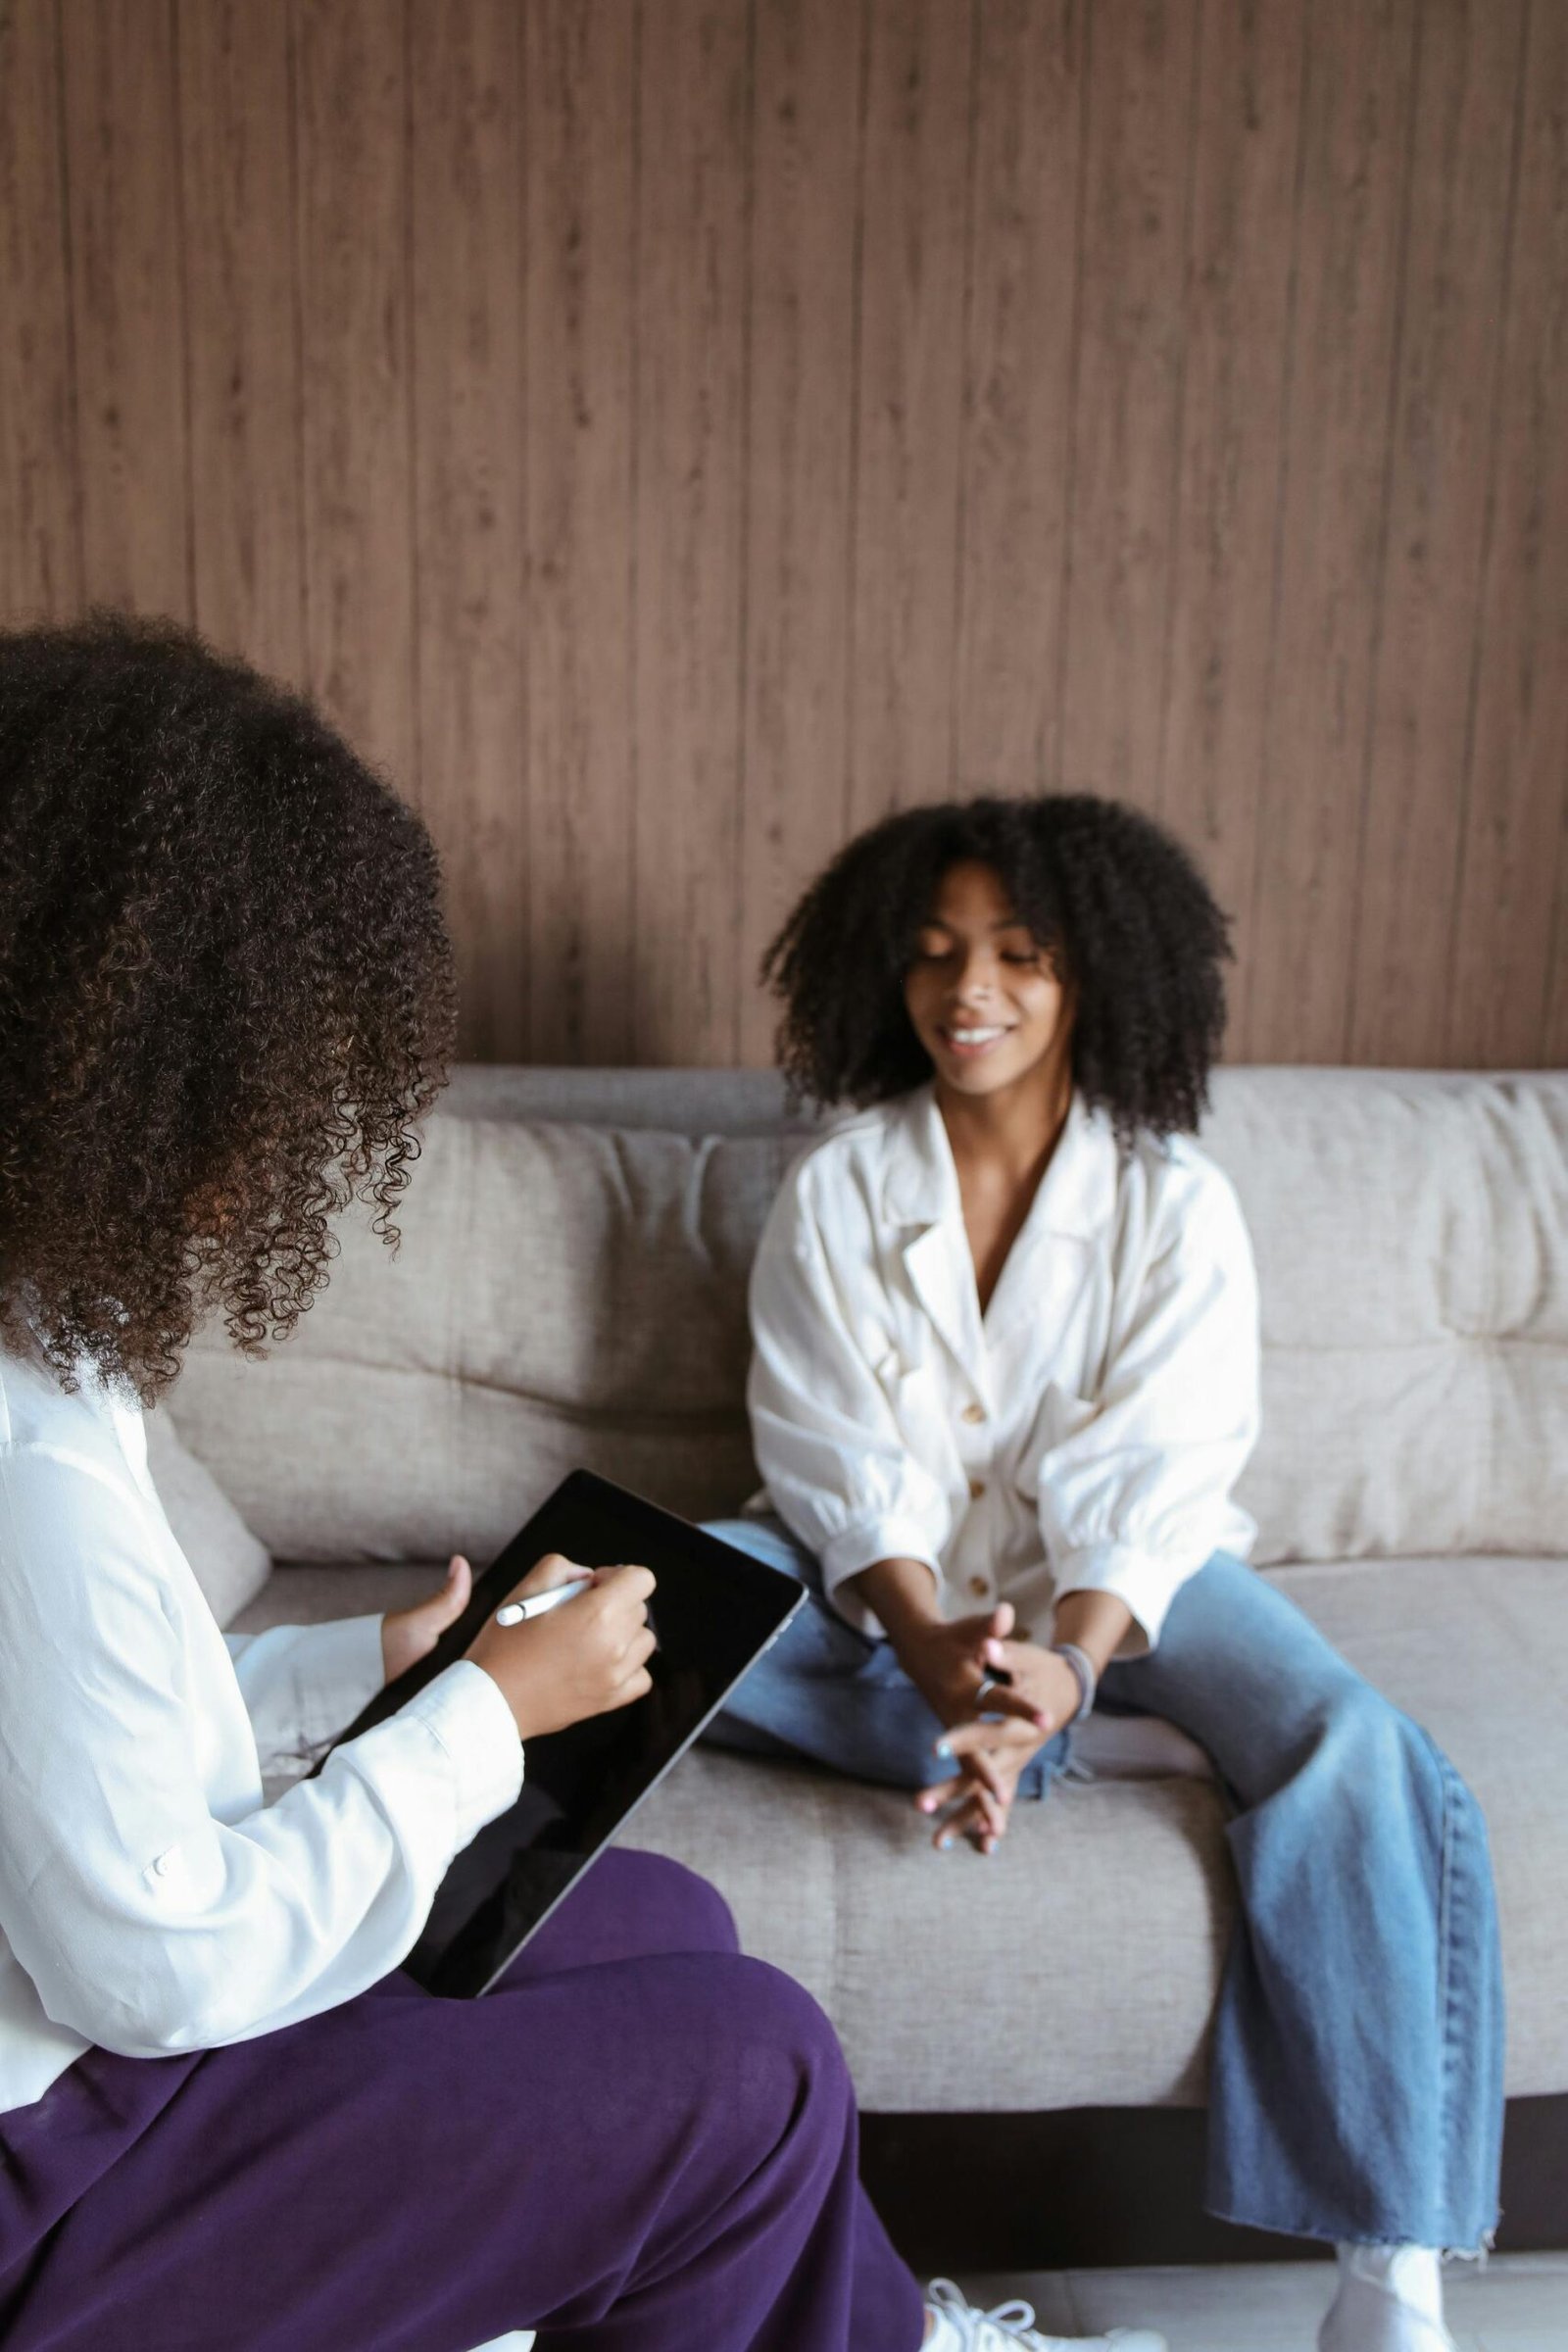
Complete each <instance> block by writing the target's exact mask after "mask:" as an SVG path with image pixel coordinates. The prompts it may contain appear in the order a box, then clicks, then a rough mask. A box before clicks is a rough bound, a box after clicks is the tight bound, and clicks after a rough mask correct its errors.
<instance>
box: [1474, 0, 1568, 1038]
mask: <svg viewBox="0 0 1568 2352" xmlns="http://www.w3.org/2000/svg"><path fill="white" fill-rule="evenodd" d="M1518 170H1519V179H1518V194H1517V199H1516V203H1515V210H1514V221H1513V239H1512V250H1511V260H1510V267H1509V274H1508V308H1507V320H1506V325H1505V328H1504V340H1503V364H1502V389H1501V399H1500V403H1499V408H1498V429H1497V439H1496V456H1495V475H1494V482H1493V491H1492V496H1493V501H1494V513H1493V516H1492V520H1491V529H1490V543H1489V546H1488V549H1487V562H1486V572H1485V579H1484V586H1483V595H1482V610H1481V626H1480V629H1479V632H1478V635H1477V639H1476V652H1475V668H1474V678H1475V717H1474V721H1473V733H1472V742H1471V748H1470V759H1469V775H1468V783H1467V793H1466V802H1465V826H1464V838H1463V876H1462V882H1461V886H1460V895H1459V910H1458V920H1457V923H1456V926H1455V934H1454V953H1453V960H1452V967H1451V972H1450V977H1449V993H1448V1021H1447V1028H1446V1054H1448V1055H1449V1056H1450V1057H1452V1058H1454V1059H1456V1060H1457V1061H1459V1062H1461V1063H1469V1062H1477V1063H1481V1064H1493V1065H1500V1066H1502V1067H1503V1068H1508V1067H1510V1066H1514V1065H1519V1064H1525V1065H1529V1064H1531V1063H1534V1062H1537V1061H1539V1060H1542V1059H1547V1058H1549V1059H1554V1060H1557V1061H1568V1008H1565V1004H1564V997H1565V989H1564V976H1563V975H1562V973H1561V971H1560V970H1559V971H1558V972H1557V973H1556V975H1555V986H1554V985H1553V983H1554V974H1553V970H1552V964H1551V956H1552V951H1553V932H1554V929H1555V937H1556V948H1557V953H1558V955H1559V956H1560V955H1561V954H1562V953H1563V951H1564V948H1565V945H1568V925H1565V924H1564V921H1563V912H1562V907H1561V904H1560V884H1561V871H1560V861H1561V855H1562V840H1563V827H1564V814H1565V800H1568V794H1565V779H1568V566H1565V564H1564V561H1563V551H1564V549H1565V547H1568V431H1565V429H1564V405H1563V386H1564V383H1565V382H1568V12H1565V11H1564V10H1563V9H1561V8H1560V7H1557V6H1555V5H1553V4H1552V0H1533V5H1532V7H1531V11H1530V24H1529V32H1528V36H1527V49H1526V62H1525V73H1524V113H1523V122H1522V138H1521V148H1520V157H1519V167H1518ZM1554 897H1557V898H1558V901H1559V904H1558V907H1557V910H1556V914H1555V918H1554V912H1553V900H1554Z"/></svg>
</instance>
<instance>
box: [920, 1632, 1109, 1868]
mask: <svg viewBox="0 0 1568 2352" xmlns="http://www.w3.org/2000/svg"><path fill="white" fill-rule="evenodd" d="M982 1655H983V1658H984V1662H985V1664H986V1665H987V1666H989V1667H992V1668H995V1669H997V1670H999V1671H1002V1670H1005V1672H1006V1673H1007V1674H1008V1675H1009V1676H1010V1678H1011V1685H1012V1689H1013V1691H1014V1692H1015V1693H1016V1694H1017V1695H1018V1696H1020V1697H1023V1698H1027V1699H1028V1700H1029V1701H1030V1703H1031V1704H1032V1705H1033V1706H1034V1707H1036V1708H1038V1709H1039V1711H1040V1713H1041V1714H1042V1715H1043V1716H1044V1717H1045V1718H1046V1728H1045V1731H1044V1735H1043V1736H1042V1734H1041V1733H1039V1732H1036V1731H1034V1730H1033V1729H1032V1728H1031V1726H1029V1725H1028V1724H1026V1723H1024V1722H1022V1721H1021V1720H1020V1719H1018V1718H1016V1717H1012V1718H1009V1719H1008V1720H1006V1721H1005V1722H1002V1723H997V1722H992V1723H985V1722H983V1721H981V1720H980V1717H979V1716H978V1715H977V1716H976V1718H975V1720H974V1721H973V1722H971V1723H961V1724H958V1725H956V1727H955V1728H954V1729H953V1730H952V1731H950V1732H949V1733H948V1734H947V1735H946V1737H945V1739H944V1741H943V1747H942V1752H943V1753H945V1754H948V1755H951V1756H952V1757H953V1759H954V1761H955V1762H956V1765H957V1767H958V1769H957V1771H956V1774H955V1775H954V1777H953V1779H952V1780H950V1781H943V1782H940V1783H939V1784H938V1785H937V1786H936V1787H935V1788H932V1789H922V1790H921V1792H920V1794H919V1795H918V1796H917V1797H916V1798H915V1805H916V1808H917V1809H918V1811H920V1812H921V1813H924V1814H927V1815H930V1814H938V1815H940V1816H941V1819H940V1820H939V1822H938V1824H937V1828H936V1834H935V1837H934V1838H933V1840H932V1842H933V1844H935V1845H937V1846H939V1847H940V1846H946V1845H950V1844H951V1843H952V1842H953V1839H954V1838H960V1837H962V1838H969V1839H970V1840H971V1842H972V1843H973V1844H975V1845H976V1846H978V1848H979V1850H980V1851H981V1853H983V1854H994V1853H995V1852H996V1850H997V1847H998V1845H999V1843H1000V1842H1001V1840H1002V1838H1004V1837H1005V1835H1006V1830H1007V1823H1008V1821H1009V1819H1010V1818H1011V1814H1012V1801H1013V1798H1014V1797H1015V1796H1016V1794H1017V1791H1018V1781H1019V1778H1020V1776H1021V1775H1022V1772H1023V1768H1024V1766H1025V1765H1026V1764H1027V1763H1029V1761H1030V1760H1031V1758H1032V1757H1033V1756H1035V1755H1036V1754H1037V1753H1038V1752H1039V1750H1040V1748H1041V1747H1043V1746H1044V1744H1045V1741H1046V1740H1049V1739H1054V1736H1055V1734H1056V1732H1057V1731H1058V1730H1059V1729H1060V1727H1061V1725H1062V1724H1064V1723H1070V1722H1071V1721H1072V1718H1073V1716H1074V1715H1075V1714H1076V1713H1077V1711H1078V1678H1077V1676H1076V1675H1075V1674H1074V1673H1073V1670H1072V1668H1071V1667H1070V1666H1069V1665H1068V1663H1067V1661H1066V1659H1065V1658H1063V1657H1058V1656H1057V1655H1056V1653H1055V1652H1054V1650H1049V1649H1042V1648H1041V1646H1040V1645H1039V1643H1038V1642H1006V1641H992V1642H987V1643H986V1645H985V1649H984V1651H983V1653H982Z"/></svg>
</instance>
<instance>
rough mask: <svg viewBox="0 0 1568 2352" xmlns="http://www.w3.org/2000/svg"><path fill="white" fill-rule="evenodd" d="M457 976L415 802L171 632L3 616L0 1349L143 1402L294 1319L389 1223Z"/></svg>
mask: <svg viewBox="0 0 1568 2352" xmlns="http://www.w3.org/2000/svg"><path fill="white" fill-rule="evenodd" d="M454 998H455V991H454V984H453V977H452V961H451V951H450V948H449V944H448V941H447V936H446V932H445V929H444V927H443V923H442V919H441V913H440V907H439V882H438V873H437V867H436V860H435V853H434V851H433V850H432V848H431V846H430V842H429V839H428V837H427V835H426V834H425V832H424V829H423V827H422V826H421V825H420V823H419V821H418V819H417V817H416V816H415V815H414V814H413V813H412V812H411V811H410V810H409V809H406V808H404V807H403V805H402V803H401V802H399V801H398V800H397V799H395V798H394V796H393V795H392V793H391V792H389V791H388V790H387V788H386V787H385V786H384V785H383V784H381V783H380V782H378V780H377V779H376V777H375V776H373V775H372V774H371V773H370V772H369V770H368V768H367V767H365V766H364V765H363V764H362V762H361V761H360V760H357V759H356V758H355V756H354V755H353V753H352V752H350V751H349V750H348V748H347V746H346V745H345V744H343V743H342V742H341V741H340V739H339V738H338V737H337V736H336V735H335V734H334V733H333V732H332V730H331V728H330V727H328V726H327V725H326V723H325V722H324V720H322V719H321V718H320V717H319V715H318V714H317V713H316V712H315V711H313V710H312V709H311V708H310V707H309V706H308V705H307V704H305V703H304V702H302V701H300V700H299V699H298V698H297V697H296V696H294V695H292V694H289V693H286V692H284V691H283V690H282V689H281V688H280V687H277V686H274V685H271V684H270V683H269V682H268V681H267V680H265V679H264V678H261V677H259V676H257V675H256V673H255V672H254V671H253V670H250V669H248V668H246V667H245V666H244V665H243V664H242V663H240V662H229V661H223V660H221V659H220V658H219V657H218V656H217V655H215V654H214V653H212V652H211V651H210V650H209V649H208V648H207V647H205V646H204V645H202V644H201V643H200V641H199V640H198V639H196V638H194V637H192V636H189V635H187V634H185V633H183V632H182V631H179V630H176V629H174V628H172V627H171V626H169V625H166V624H162V623H160V624H142V623H136V622H133V621H129V620H126V619H123V618H118V617H114V616H111V615H100V616H97V617H95V618H93V619H91V620H88V621H85V622H83V623H81V624H79V625H75V626H72V627H65V628H40V629H30V630H25V631H17V632H13V633H11V634H5V635H0V1340H3V1342H4V1344H5V1345H7V1346H9V1347H18V1346H29V1347H34V1348H36V1347H41V1348H42V1349H43V1351H44V1353H45V1354H46V1356H47V1357H48V1359H49V1361H50V1362H51V1364H52V1365H53V1366H54V1368H55V1370H56V1371H57V1372H58V1373H59V1375H60V1376H61V1377H62V1379H63V1380H64V1381H65V1382H66V1384H67V1385H68V1386H69V1385H72V1384H73V1382H74V1381H75V1379H76V1377H77V1375H78V1373H79V1371H80V1370H81V1368H82V1367H83V1365H84V1364H85V1363H88V1362H90V1363H92V1364H93V1365H95V1366H96V1368H97V1371H98V1373H99V1375H100V1376H101V1377H102V1378H103V1379H104V1380H106V1381H107V1382H109V1383H110V1384H111V1385H114V1386H119V1387H122V1388H127V1387H128V1388H130V1389H132V1390H134V1391H135V1392H136V1393H137V1394H138V1395H140V1396H141V1397H143V1399H145V1400H151V1398H152V1397H154V1396H156V1395H157V1393H158V1392H159V1390H161V1389H162V1388H164V1387H165V1386H167V1384H168V1383H169V1382H170V1381H171V1380H172V1378H173V1377H174V1374H175V1372H176V1370H177V1368H178V1362H179V1356H180V1351H181V1349H182V1348H183V1347H184V1345H185V1343H186V1341H187V1340H188V1339H189V1337H190V1335H191V1332H192V1330H193V1328H194V1327H195V1325H196V1323H197V1321H198V1320H199V1319H201V1318H202V1317H203V1316H204V1315H206V1314H207V1313H209V1312H213V1311H216V1312H219V1313H221V1315H222V1317H223V1319H224V1321H225V1323H226V1326H227V1329H228V1331H229V1333H230V1335H231V1337H232V1338H233V1340H234V1341H235V1342H236V1343H237V1345H238V1346H240V1347H241V1348H247V1349H250V1350H254V1349H256V1348H259V1347H260V1346H262V1344H263V1343H264V1342H266V1341H268V1340H270V1339H280V1338H282V1337H283V1336H284V1335H285V1334H286V1333H287V1332H288V1331H289V1330H290V1329H291V1328H292V1326H293V1325H294V1323H295V1322H296V1321H297V1320H298V1318H299V1316H300V1315H301V1313H302V1312H303V1311H304V1309H305V1308H306V1307H307V1306H309V1304H310V1302H311V1299H312V1297H313V1296H314V1294H315V1292H316V1291H317V1290H318V1289H319V1286H320V1284H321V1283H322V1281H323V1280H324V1279H325V1272H326V1265H327V1260H328V1258H329V1256H330V1255H331V1253H332V1250H333V1243H332V1240H331V1237H330V1235H329V1233H328V1220H329V1218H330V1217H331V1216H332V1215H333V1213H334V1212H335V1211H336V1210H337V1209H339V1208H341V1207H342V1206H343V1205H344V1204H345V1203H346V1202H347V1201H349V1200H350V1199H351V1198H353V1197H356V1196H357V1197H359V1198H362V1199H365V1200H367V1201H370V1202H372V1203H373V1205H374V1209H375V1214H376V1218H377V1222H378V1224H379V1225H380V1228H381V1230H382V1231H383V1232H384V1233H386V1234H387V1236H388V1238H389V1239H390V1238H394V1229H393V1228H392V1227H391V1225H390V1224H389V1222H388V1220H389V1217H390V1212H391V1210H392V1208H393V1206H394V1204H395V1202H396V1200H397V1197H398V1195H399V1193H400V1192H401V1190H402V1189H403V1187H404V1185H405V1184H406V1183H407V1181H408V1168H409V1162H410V1160H411V1159H412V1158H413V1157H414V1156H415V1155H416V1152H417V1142H416V1139H415V1136H414V1134H413V1132H412V1130H413V1127H414V1123H415V1122H416V1121H417V1118H418V1117H419V1115H420V1114H421V1113H422V1112H423V1111H424V1110H425V1109H426V1108H427V1106H428V1105H429V1103H430V1102H431V1101H432V1099H433V1098H434V1096H435V1095H436V1093H437V1091H438V1090H439V1087H440V1085H441V1083H442V1080H443V1078H444V1075H445V1069H446V1061H447V1056H448V1054H449V1052H450V1047H451V1038H452V1028H453V1010H454Z"/></svg>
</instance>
